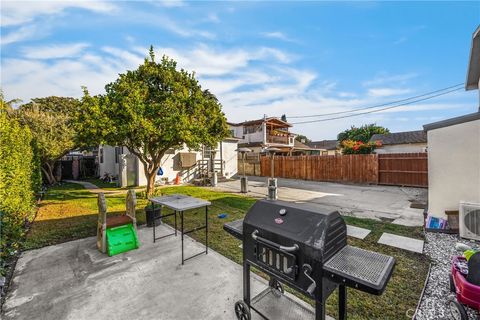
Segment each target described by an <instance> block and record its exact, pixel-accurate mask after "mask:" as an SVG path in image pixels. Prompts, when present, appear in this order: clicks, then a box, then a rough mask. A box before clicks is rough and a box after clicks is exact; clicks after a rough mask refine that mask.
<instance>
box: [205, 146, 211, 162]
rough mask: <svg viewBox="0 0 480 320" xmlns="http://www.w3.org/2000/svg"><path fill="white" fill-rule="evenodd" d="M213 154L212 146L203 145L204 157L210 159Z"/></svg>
mask: <svg viewBox="0 0 480 320" xmlns="http://www.w3.org/2000/svg"><path fill="white" fill-rule="evenodd" d="M211 156H212V148H210V147H207V146H204V147H203V158H204V159H210V157H211Z"/></svg>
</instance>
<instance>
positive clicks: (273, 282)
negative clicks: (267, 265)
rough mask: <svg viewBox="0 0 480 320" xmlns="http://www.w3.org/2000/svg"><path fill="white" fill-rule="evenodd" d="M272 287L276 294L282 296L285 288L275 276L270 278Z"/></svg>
mask: <svg viewBox="0 0 480 320" xmlns="http://www.w3.org/2000/svg"><path fill="white" fill-rule="evenodd" d="M268 285H269V287H270V288H272V292H273V294H274V295H276V296H277V297H278V296H281V295H282V294H283V293H284V292H285V291H284V290H283V286H282V284H281V283H280V282H279V281H278V280H277V279H275V278H270V281H269V282H268Z"/></svg>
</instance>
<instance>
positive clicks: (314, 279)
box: [224, 200, 395, 320]
mask: <svg viewBox="0 0 480 320" xmlns="http://www.w3.org/2000/svg"><path fill="white" fill-rule="evenodd" d="M224 229H225V230H226V231H227V232H229V233H230V234H232V235H233V236H235V237H236V238H238V239H240V240H242V241H243V300H241V301H238V302H237V303H236V304H235V314H236V316H237V318H238V319H240V320H249V319H250V318H251V311H250V310H251V309H253V310H254V311H255V312H257V313H258V314H260V315H261V316H262V317H263V318H265V319H275V320H277V319H315V320H324V319H325V301H326V300H327V298H328V297H329V296H330V294H332V292H333V291H334V290H335V289H336V288H339V290H338V292H339V318H340V319H341V320H343V319H346V316H347V314H346V300H347V289H346V287H352V288H355V289H357V290H361V291H364V292H368V293H371V294H377V295H380V294H381V293H382V292H383V291H384V290H385V287H386V285H387V282H388V280H389V279H390V276H391V275H392V272H393V268H394V265H395V260H394V258H392V257H389V256H386V255H383V254H379V253H376V252H371V251H367V250H363V249H360V248H356V247H352V246H349V245H347V229H346V225H345V222H344V221H343V219H342V217H341V216H340V214H339V213H338V212H321V211H314V210H311V209H307V208H305V207H303V206H302V205H298V204H292V203H289V202H284V201H279V200H276V201H272V200H260V201H257V202H256V203H255V204H254V205H253V207H252V208H251V209H250V210H249V211H248V213H247V215H246V216H245V219H243V220H237V221H233V222H230V223H227V224H225V225H224ZM251 266H254V267H256V268H258V269H260V270H261V271H263V272H264V273H266V274H268V275H269V276H270V282H269V287H268V288H266V289H265V290H263V291H262V292H261V293H260V294H258V295H257V296H255V297H253V298H251V297H250V267H251ZM282 283H283V284H286V285H288V286H289V287H291V288H293V289H295V290H297V291H298V292H301V293H302V294H304V295H306V296H308V297H310V298H312V299H314V300H315V310H312V309H309V308H306V307H305V306H302V305H300V304H299V303H297V302H296V301H294V300H293V299H291V298H289V297H288V296H286V295H284V294H283V285H282Z"/></svg>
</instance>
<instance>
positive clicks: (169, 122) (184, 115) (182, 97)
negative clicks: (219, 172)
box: [77, 48, 228, 196]
mask: <svg viewBox="0 0 480 320" xmlns="http://www.w3.org/2000/svg"><path fill="white" fill-rule="evenodd" d="M105 90H106V94H104V95H97V96H91V95H90V94H89V93H88V91H87V89H84V97H83V100H82V102H83V103H82V107H81V108H80V109H79V114H78V117H77V124H78V130H79V133H80V134H81V137H82V138H83V139H84V140H85V141H90V142H92V143H93V142H98V143H104V144H109V145H123V146H126V147H127V148H128V150H129V151H130V152H131V153H133V154H134V155H136V156H137V157H138V159H139V160H140V162H141V163H142V164H143V167H144V172H145V176H146V177H147V196H150V195H152V193H153V191H154V185H155V176H156V173H157V171H158V168H159V167H160V163H161V161H162V158H163V156H164V155H165V152H166V151H167V150H168V149H171V148H175V149H179V148H181V147H182V146H183V145H186V146H187V147H188V148H190V149H199V148H200V146H201V145H206V146H215V145H216V144H217V143H218V142H219V141H221V140H222V139H223V138H224V137H226V136H227V135H228V126H227V124H226V119H225V115H224V114H223V112H222V108H221V105H220V103H219V102H218V100H217V99H216V97H215V96H214V95H213V94H212V93H210V92H209V91H208V90H202V88H201V86H200V85H199V83H198V81H197V80H196V79H195V75H194V74H193V73H189V72H187V71H185V70H183V69H181V70H178V69H177V64H176V62H175V61H173V60H171V59H168V58H167V57H165V56H164V57H163V58H162V59H161V61H160V62H157V61H155V56H154V52H153V48H150V55H149V58H146V59H145V61H144V63H143V64H142V65H140V66H139V67H138V68H137V69H136V70H133V71H127V72H126V73H123V74H120V75H119V78H118V79H117V80H116V81H115V82H112V83H110V84H108V85H106V87H105Z"/></svg>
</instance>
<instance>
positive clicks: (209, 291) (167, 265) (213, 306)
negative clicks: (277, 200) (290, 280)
mask: <svg viewBox="0 0 480 320" xmlns="http://www.w3.org/2000/svg"><path fill="white" fill-rule="evenodd" d="M157 231H158V232H157V236H159V235H161V234H166V233H170V232H171V231H172V230H171V229H170V228H169V227H167V226H158V227H157ZM138 233H139V239H140V242H141V247H140V248H139V249H137V250H134V251H130V252H127V253H123V254H120V255H117V256H113V257H108V256H107V255H105V254H101V253H100V252H99V251H98V250H97V248H96V244H95V238H93V237H92V238H86V239H81V240H77V241H71V242H66V243H63V244H59V245H55V246H50V247H45V248H42V249H38V250H32V251H27V252H24V253H22V255H21V257H20V259H19V260H18V263H17V267H16V270H15V273H14V277H13V282H12V286H11V287H10V291H9V293H8V295H7V298H6V303H5V305H4V311H5V314H4V316H5V317H4V319H5V320H12V319H45V320H46V319H56V320H62V319H72V320H82V319H85V320H96V319H120V320H121V319H126V320H127V319H128V320H130V319H162V320H170V319H172V320H173V319H175V320H183V319H185V320H187V319H194V320H197V319H218V320H223V319H236V318H235V316H234V304H235V302H236V301H237V300H239V299H241V297H242V267H241V266H240V265H239V264H236V263H235V262H233V261H231V260H229V259H227V258H225V257H224V256H222V255H220V254H218V253H216V252H214V251H213V250H209V253H208V255H201V256H199V257H196V258H194V259H192V260H189V261H186V262H185V265H183V266H182V265H180V257H181V251H180V237H179V236H178V237H168V238H165V239H162V240H160V241H159V242H157V243H155V244H154V243H153V242H152V229H151V228H140V229H139V232H138ZM203 248H204V247H203V245H201V244H199V243H197V242H195V241H193V240H191V239H190V238H187V241H186V254H187V255H191V254H194V253H196V252H199V251H201V250H203ZM265 286H266V282H265V281H264V280H263V279H261V278H259V277H257V276H255V275H252V290H253V292H252V293H253V294H256V293H258V292H260V290H262V289H263V288H265ZM297 301H299V300H297ZM299 303H302V304H303V305H305V304H304V303H303V302H300V301H299ZM253 318H254V319H259V317H257V316H255V317H253Z"/></svg>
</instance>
